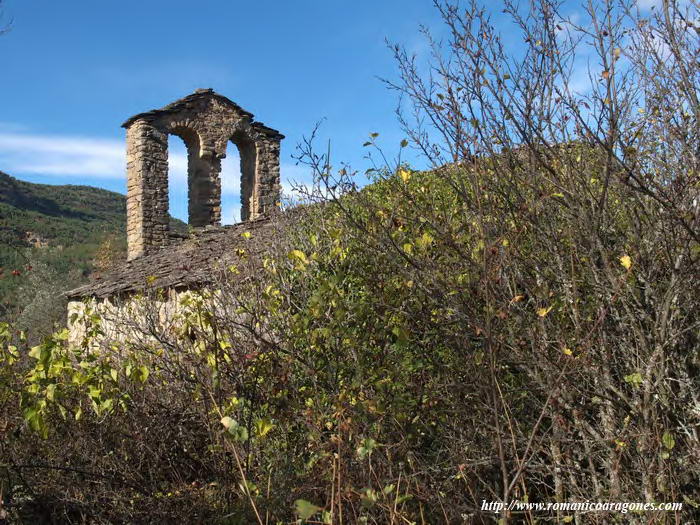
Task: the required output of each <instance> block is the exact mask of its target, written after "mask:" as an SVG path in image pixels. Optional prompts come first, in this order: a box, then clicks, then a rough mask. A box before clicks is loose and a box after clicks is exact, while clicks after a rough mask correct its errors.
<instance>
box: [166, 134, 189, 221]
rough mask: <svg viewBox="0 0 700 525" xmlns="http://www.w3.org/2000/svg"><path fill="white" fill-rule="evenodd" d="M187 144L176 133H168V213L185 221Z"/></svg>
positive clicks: (186, 217) (186, 212)
mask: <svg viewBox="0 0 700 525" xmlns="http://www.w3.org/2000/svg"><path fill="white" fill-rule="evenodd" d="M188 193H189V191H188V188H187V146H186V145H185V141H184V140H182V138H180V137H178V136H177V135H172V134H171V135H168V208H169V211H170V215H171V216H172V217H175V218H176V219H180V220H181V221H183V222H185V223H187V222H189V213H188V210H187V206H188V204H187V201H188Z"/></svg>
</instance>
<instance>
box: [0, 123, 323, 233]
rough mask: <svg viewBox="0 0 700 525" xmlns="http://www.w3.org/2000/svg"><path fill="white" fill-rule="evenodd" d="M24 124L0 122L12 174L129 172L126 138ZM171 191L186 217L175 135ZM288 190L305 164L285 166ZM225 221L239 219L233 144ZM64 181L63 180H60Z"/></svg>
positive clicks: (226, 166)
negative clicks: (37, 130)
mask: <svg viewBox="0 0 700 525" xmlns="http://www.w3.org/2000/svg"><path fill="white" fill-rule="evenodd" d="M23 129H25V128H22V127H21V126H12V125H10V124H5V123H2V124H0V170H2V171H5V172H7V173H9V174H11V175H19V176H21V175H34V176H36V175H40V176H43V177H46V178H47V179H49V178H52V179H54V180H55V179H66V178H71V179H77V180H76V181H75V182H77V183H79V184H89V185H94V186H100V185H101V183H100V181H104V180H106V179H110V180H115V179H117V180H118V179H122V180H124V178H125V177H126V153H125V152H126V143H125V141H122V140H115V139H100V138H93V137H83V136H78V135H49V134H34V133H30V132H29V131H21V130H23ZM168 144H169V159H168V168H169V176H168V182H169V191H170V209H171V213H172V214H173V215H175V216H176V217H178V218H181V219H184V220H186V219H187V151H186V149H185V145H184V143H183V142H182V141H181V140H180V139H179V138H176V137H171V138H170V140H169V143H168ZM281 175H282V179H283V180H284V181H285V182H284V183H283V187H284V189H285V192H286V191H288V190H289V189H291V186H292V184H293V182H292V181H296V182H307V183H308V181H309V180H310V178H309V177H307V176H306V174H305V170H304V169H303V168H300V167H298V166H295V165H293V164H283V165H282V166H281ZM221 177H222V181H221V182H222V188H221V189H222V208H223V222H224V223H225V224H231V223H234V222H237V221H239V220H240V185H241V172H240V157H239V155H238V151H237V149H236V147H235V146H234V145H233V144H230V145H229V150H228V155H227V156H226V158H225V159H224V160H223V161H222V169H221ZM61 182H63V181H61Z"/></svg>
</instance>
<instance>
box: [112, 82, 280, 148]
mask: <svg viewBox="0 0 700 525" xmlns="http://www.w3.org/2000/svg"><path fill="white" fill-rule="evenodd" d="M204 98H214V99H216V100H218V101H219V102H221V103H222V104H223V105H225V106H229V107H230V108H232V109H234V110H235V111H236V112H237V113H239V114H240V115H241V116H242V117H246V118H248V119H250V121H251V126H252V127H254V128H255V129H257V130H259V131H260V132H262V133H264V134H266V135H270V136H274V137H277V138H279V139H283V138H284V135H282V134H281V133H280V132H279V131H277V130H276V129H273V128H271V127H268V126H266V125H264V124H263V123H261V122H254V121H253V117H254V115H253V114H252V113H250V112H249V111H246V110H245V109H243V108H242V107H241V106H239V105H238V104H236V103H235V102H233V101H232V100H230V99H228V98H226V97H225V96H223V95H219V94H218V93H216V92H215V91H214V90H213V89H197V90H195V92H194V93H192V94H190V95H187V96H186V97H183V98H181V99H179V100H176V101H175V102H172V103H170V104H168V105H167V106H165V107H162V108H161V109H154V110H152V111H146V112H145V113H139V114H138V115H134V116H133V117H130V118H129V119H127V120H126V121H125V122H124V123H123V124H122V127H123V128H128V127H129V126H131V125H132V124H133V123H134V122H136V121H137V120H146V121H152V120H155V119H157V118H158V117H161V116H163V115H167V114H169V113H177V112H179V111H181V110H184V109H189V107H190V106H191V105H192V104H193V103H194V102H196V101H198V100H200V99H204Z"/></svg>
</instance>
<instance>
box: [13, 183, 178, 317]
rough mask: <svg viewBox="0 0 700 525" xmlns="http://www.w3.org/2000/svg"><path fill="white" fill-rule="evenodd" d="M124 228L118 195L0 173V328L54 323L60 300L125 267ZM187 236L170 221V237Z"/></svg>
mask: <svg viewBox="0 0 700 525" xmlns="http://www.w3.org/2000/svg"><path fill="white" fill-rule="evenodd" d="M125 222H126V197H125V196H124V195H121V194H119V193H116V192H113V191H107V190H104V189H100V188H93V187H90V186H76V185H63V186H54V185H48V184H34V183H30V182H25V181H21V180H18V179H16V178H14V177H11V176H10V175H8V174H6V173H3V172H0V320H2V319H3V318H4V319H8V318H9V319H14V320H19V321H18V322H19V323H20V325H27V326H31V325H33V324H35V323H37V322H40V323H42V324H50V323H51V322H52V321H53V320H55V319H60V316H61V315H62V314H63V311H64V308H63V301H62V298H61V292H63V291H65V290H67V289H70V288H72V287H75V286H78V285H80V284H81V283H83V282H84V281H86V280H87V278H88V276H89V275H90V274H91V273H93V272H95V271H98V272H99V271H101V270H104V269H106V268H107V267H109V266H110V265H112V264H114V263H116V262H119V261H122V260H125V258H126V238H125V231H126V228H125V226H126V225H125ZM186 228H187V226H186V225H185V224H184V223H183V222H181V221H179V220H176V219H173V220H172V221H171V229H173V230H175V231H180V232H182V231H184V230H186ZM47 328H48V327H47Z"/></svg>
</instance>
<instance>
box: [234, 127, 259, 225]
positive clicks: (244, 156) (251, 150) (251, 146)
mask: <svg viewBox="0 0 700 525" xmlns="http://www.w3.org/2000/svg"><path fill="white" fill-rule="evenodd" d="M231 142H232V143H233V144H234V145H235V147H236V148H237V149H238V153H239V156H240V195H241V197H240V198H241V200H240V203H241V204H240V205H241V213H240V215H241V220H242V221H247V220H250V219H254V218H255V217H257V215H258V209H257V206H258V181H257V180H256V171H257V170H256V165H257V150H256V147H255V142H254V141H253V139H251V138H250V137H249V136H248V135H246V134H245V133H236V134H234V135H233V136H232V137H231ZM229 149H234V148H229Z"/></svg>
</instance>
